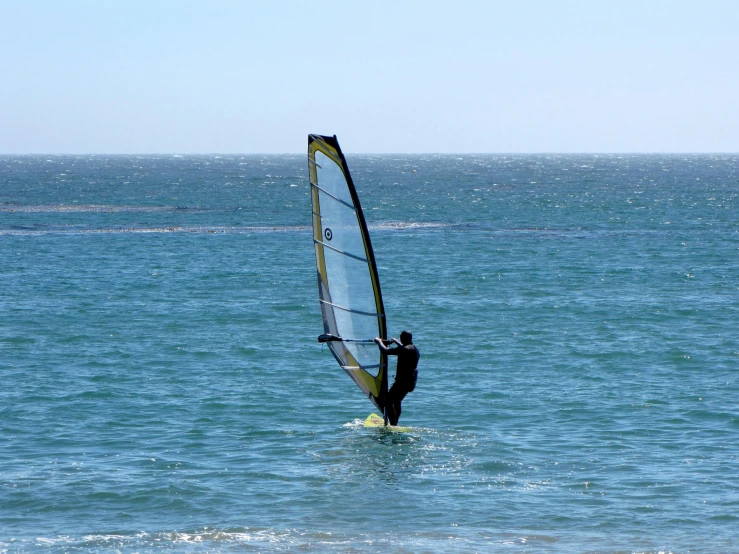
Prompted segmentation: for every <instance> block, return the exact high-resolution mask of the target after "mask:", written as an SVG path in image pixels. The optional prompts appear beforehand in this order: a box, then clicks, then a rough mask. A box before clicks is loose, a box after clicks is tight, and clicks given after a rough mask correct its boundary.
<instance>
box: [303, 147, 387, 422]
mask: <svg viewBox="0 0 739 554" xmlns="http://www.w3.org/2000/svg"><path fill="white" fill-rule="evenodd" d="M308 170H309V175H310V184H311V202H312V205H313V243H314V245H315V251H316V269H317V271H318V298H319V301H320V303H321V311H322V313H323V330H324V334H323V335H321V336H320V337H319V341H320V342H325V343H326V344H328V347H329V348H330V349H331V352H332V353H333V355H334V357H335V358H336V360H337V361H338V362H339V365H340V366H341V368H342V369H344V371H346V372H347V373H348V374H349V376H350V377H351V378H352V379H353V380H354V382H355V383H356V384H357V385H359V388H360V389H362V391H364V393H365V394H366V395H367V396H368V398H369V399H370V400H372V402H373V403H374V404H375V406H377V407H378V408H379V409H380V410H383V412H384V404H385V395H386V394H387V356H386V355H385V354H383V353H381V352H380V350H379V349H378V348H377V345H376V344H375V343H374V341H373V339H374V338H375V337H380V338H382V339H386V338H387V329H386V324H385V310H384V307H383V304H382V293H381V292H380V279H379V278H378V276H377V266H376V264H375V256H374V253H373V251H372V243H371V242H370V237H369V232H368V231H367V224H366V222H365V220H364V215H363V214H362V208H361V206H360V204H359V198H358V197H357V191H356V190H355V189H354V183H353V182H352V178H351V175H350V174H349V167H348V166H347V165H346V159H344V155H343V154H342V153H341V148H340V147H339V142H338V141H337V140H336V136H333V137H326V136H321V135H309V136H308Z"/></svg>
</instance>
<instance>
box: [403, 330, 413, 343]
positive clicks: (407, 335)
mask: <svg viewBox="0 0 739 554" xmlns="http://www.w3.org/2000/svg"><path fill="white" fill-rule="evenodd" d="M400 342H401V344H403V345H404V346H405V345H406V344H411V343H412V342H413V335H412V334H411V332H410V331H403V332H402V333H400Z"/></svg>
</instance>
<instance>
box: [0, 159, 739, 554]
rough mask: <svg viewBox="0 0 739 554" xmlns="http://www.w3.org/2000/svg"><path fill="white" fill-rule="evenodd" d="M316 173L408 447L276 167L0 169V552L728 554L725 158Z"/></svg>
mask: <svg viewBox="0 0 739 554" xmlns="http://www.w3.org/2000/svg"><path fill="white" fill-rule="evenodd" d="M347 159H348V163H349V167H350V168H351V170H352V174H353V177H354V180H355V183H356V185H357V189H358V193H359V197H360V199H361V201H362V205H363V207H364V211H365V217H366V219H367V222H368V225H369V229H370V233H371V235H372V240H373V244H374V249H375V254H376V257H377V263H378V270H379V274H380V279H381V283H382V289H383V293H384V299H385V307H386V311H387V314H388V325H389V330H390V334H391V336H398V334H399V333H400V331H401V330H403V329H406V328H407V329H410V330H411V331H412V332H413V335H414V342H415V343H416V344H417V345H418V347H419V349H420V351H421V352H422V358H421V364H420V366H419V369H420V376H419V381H418V386H417V388H416V390H415V392H413V393H412V394H410V395H409V396H408V397H407V398H406V400H405V402H404V403H403V416H402V418H401V424H402V425H407V426H410V427H411V428H412V429H411V431H410V432H408V433H390V432H386V431H385V430H383V429H366V428H364V427H363V426H362V424H361V421H362V420H363V419H364V418H365V417H366V416H367V415H368V414H369V413H371V412H372V411H376V410H375V409H374V406H373V405H372V404H371V403H370V402H369V401H368V400H367V399H366V398H365V397H364V396H363V394H362V393H361V391H360V390H359V389H358V388H357V387H356V386H355V385H354V383H352V381H351V380H350V379H349V378H348V376H347V375H346V374H345V373H344V372H343V371H342V370H341V369H340V368H339V367H338V364H337V363H336V361H335V360H334V359H333V356H332V355H331V353H330V352H329V350H328V349H327V348H326V347H324V346H322V345H320V344H319V343H318V342H317V340H316V338H317V336H318V335H319V334H321V333H322V332H323V325H322V320H321V314H320V308H319V304H318V296H317V279H316V270H315V260H314V251H313V242H312V236H311V233H310V231H309V225H310V223H311V206H310V196H309V185H308V177H307V162H306V156H304V155H287V156H258V155H245V156H239V155H223V156H216V155H202V156H195V155H187V156H173V155H161V156H3V157H0V379H1V382H2V386H1V387H0V553H6V552H7V553H15V552H44V553H54V554H55V553H61V552H70V553H91V552H101V551H114V552H122V553H126V554H129V553H136V552H194V553H200V552H321V553H322V552H342V553H343V552H353V553H374V552H378V553H379V552H382V553H387V552H391V553H395V552H397V553H410V552H413V553H415V552H431V553H445V552H504V553H507V552H557V553H559V552H561V553H570V552H576V553H577V552H582V553H585V552H587V553H596V552H597V553H614V554H615V553H658V552H673V553H685V552H710V553H717V552H727V553H729V552H739V380H738V378H739V332H738V328H739V156H737V155H461V156H458V155H348V156H347ZM391 376H392V372H391Z"/></svg>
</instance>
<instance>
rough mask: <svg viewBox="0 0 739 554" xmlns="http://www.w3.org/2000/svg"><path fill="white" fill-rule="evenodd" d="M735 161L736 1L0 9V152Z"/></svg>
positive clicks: (18, 5) (27, 1)
mask: <svg viewBox="0 0 739 554" xmlns="http://www.w3.org/2000/svg"><path fill="white" fill-rule="evenodd" d="M308 133H322V134H337V135H338V137H339V139H340V141H341V144H342V147H343V148H344V149H345V150H346V151H347V152H408V153H415V152H500V153H511V152H739V1H736V0H726V1H718V0H716V1H710V0H708V1H694V2H687V1H680V0H673V1H649V0H642V1H641V2H636V1H630V0H615V1H612V2H606V1H595V0H593V1H591V2H585V1H555V0H553V1H551V2H546V1H533V0H531V1H510V2H496V1H490V2H486V1H465V0H456V1H446V2H441V1H426V2H422V1H402V0H395V1H382V0H372V1H362V2H359V1H356V2H354V1H348V0H345V1H343V2H340V1H337V2H326V3H322V2H297V1H278V0H274V1H254V2H250V1H235V0H231V1H226V0H223V1H217V0H216V1H208V2H206V1H204V0H203V1H200V2H194V1H190V2H185V1H174V0H156V1H155V0H148V1H132V0H126V1H120V2H115V1H112V0H110V1H103V0H86V1H83V0H79V1H72V0H69V1H64V0H58V1H53V0H49V1H46V2H44V1H40V0H0V153H289V152H304V151H305V149H306V140H307V137H306V136H307V134H308Z"/></svg>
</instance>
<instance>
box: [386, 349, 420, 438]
mask: <svg viewBox="0 0 739 554" xmlns="http://www.w3.org/2000/svg"><path fill="white" fill-rule="evenodd" d="M385 353H386V354H387V355H388V356H397V357H398V368H397V369H396V371H395V382H394V383H393V386H392V387H390V390H389V391H388V392H387V396H386V397H385V414H386V415H387V418H388V421H389V423H390V425H397V424H398V419H399V418H400V410H401V408H400V403H401V402H402V401H403V399H404V398H405V395H406V394H408V393H409V392H410V391H411V390H413V388H415V386H416V376H417V375H418V373H417V372H416V368H417V367H418V360H419V359H420V358H421V353H420V352H419V351H418V349H417V348H416V347H415V345H413V344H406V345H404V346H397V347H395V348H389V349H387V350H385Z"/></svg>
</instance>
